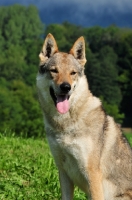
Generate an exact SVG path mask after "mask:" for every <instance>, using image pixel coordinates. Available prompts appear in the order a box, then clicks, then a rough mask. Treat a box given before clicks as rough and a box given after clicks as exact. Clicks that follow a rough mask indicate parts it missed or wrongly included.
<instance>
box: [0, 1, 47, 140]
mask: <svg viewBox="0 0 132 200" xmlns="http://www.w3.org/2000/svg"><path fill="white" fill-rule="evenodd" d="M0 18H1V21H0V30H1V31H0V37H1V42H0V47H1V48H0V51H1V57H0V77H1V79H0V91H1V92H0V130H1V131H5V130H8V131H9V130H12V131H15V132H16V133H17V134H18V135H20V134H22V133H24V134H26V135H28V136H36V137H37V136H40V135H42V134H43V132H44V131H43V130H44V128H43V120H42V114H41V111H40V107H39V103H38V99H37V94H36V87H35V79H36V74H37V66H38V54H39V51H40V44H41V43H42V41H41V35H42V33H43V24H42V23H41V21H40V19H39V15H38V11H37V9H36V7H34V6H29V7H25V6H20V5H14V6H9V7H1V8H0Z"/></svg>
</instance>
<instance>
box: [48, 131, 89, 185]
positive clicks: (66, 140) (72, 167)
mask: <svg viewBox="0 0 132 200" xmlns="http://www.w3.org/2000/svg"><path fill="white" fill-rule="evenodd" d="M48 141H49V145H50V148H51V151H52V154H53V156H54V159H55V162H56V164H57V166H58V168H63V169H64V170H65V171H66V172H67V174H68V175H69V177H70V178H71V179H72V180H73V182H74V183H76V184H77V185H78V186H80V185H79V184H80V183H81V182H84V183H85V182H86V185H87V182H88V177H87V169H88V159H89V155H90V153H91V151H92V149H93V143H92V139H91V138H90V136H87V137H86V136H85V137H84V136H78V137H77V136H76V137H72V136H70V135H63V136H59V137H52V136H50V137H48ZM84 185H85V184H84ZM80 187H81V186H80Z"/></svg>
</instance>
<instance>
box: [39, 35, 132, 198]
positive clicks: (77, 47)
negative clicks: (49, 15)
mask: <svg viewBox="0 0 132 200" xmlns="http://www.w3.org/2000/svg"><path fill="white" fill-rule="evenodd" d="M39 57H40V69H39V73H38V75H37V89H38V96H39V101H40V104H41V107H42V111H43V115H44V122H45V129H46V136H47V139H48V142H49V146H50V149H51V152H52V154H53V157H54V159H55V163H56V165H57V167H58V170H59V177H60V185H61V192H62V200H72V199H73V190H74V184H75V185H77V186H78V187H80V188H81V189H82V190H83V191H84V192H85V193H86V194H89V189H90V192H91V198H92V200H130V199H132V150H131V148H130V146H129V144H128V143H127V141H126V140H125V138H124V137H123V136H122V133H121V131H120V128H119V126H118V125H117V124H116V123H115V122H114V119H113V118H112V117H110V116H108V115H106V114H105V112H104V110H103V108H102V104H101V101H100V100H99V99H98V98H96V97H94V96H93V95H92V94H91V92H90V91H89V89H88V83H87V79H86V77H85V75H84V64H85V62H86V58H85V42H84V39H83V37H80V38H79V39H78V40H77V41H76V42H75V44H74V45H73V47H72V48H71V50H70V53H69V54H67V53H63V52H59V51H58V47H57V44H56V41H55V39H54V37H53V36H52V35H51V34H48V36H47V37H46V39H45V42H44V45H43V48H42V52H41V53H40V55H39ZM95 73H96V72H95ZM62 84H68V85H69V86H70V89H69V90H68V91H67V93H66V94H64V91H62V88H61V86H62ZM61 98H62V99H63V100H60V99H61ZM64 99H65V101H66V102H68V103H67V104H64V103H63V106H65V105H69V108H68V109H67V110H66V111H65V112H64V113H63V114H61V113H60V110H57V105H58V102H60V101H62V102H63V101H64Z"/></svg>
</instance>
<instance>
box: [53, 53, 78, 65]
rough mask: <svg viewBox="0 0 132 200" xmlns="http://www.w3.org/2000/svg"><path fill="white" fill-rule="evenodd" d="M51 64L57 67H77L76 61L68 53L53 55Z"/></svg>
mask: <svg viewBox="0 0 132 200" xmlns="http://www.w3.org/2000/svg"><path fill="white" fill-rule="evenodd" d="M50 64H52V65H56V66H59V67H61V66H75V64H76V60H75V58H74V57H73V56H72V55H71V54H68V53H63V52H58V53H56V54H54V55H53V57H52V58H51V60H50Z"/></svg>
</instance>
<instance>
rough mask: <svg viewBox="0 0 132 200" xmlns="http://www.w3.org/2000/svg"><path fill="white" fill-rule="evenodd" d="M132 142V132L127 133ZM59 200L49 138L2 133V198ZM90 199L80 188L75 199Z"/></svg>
mask: <svg viewBox="0 0 132 200" xmlns="http://www.w3.org/2000/svg"><path fill="white" fill-rule="evenodd" d="M126 137H127V139H128V141H129V142H130V144H131V146H132V134H126ZM6 199H8V200H36V199H37V200H59V199H60V186H59V180H58V171H57V169H56V167H55V164H54V161H53V158H52V156H51V154H50V151H49V147H48V144H47V142H46V140H45V139H32V138H30V139H24V138H21V137H13V136H10V137H9V136H2V135H1V136H0V200H6ZM80 199H81V200H86V196H85V194H84V193H83V192H81V191H80V190H79V189H78V188H76V189H75V194H74V200H80Z"/></svg>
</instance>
